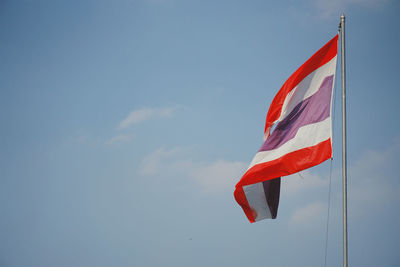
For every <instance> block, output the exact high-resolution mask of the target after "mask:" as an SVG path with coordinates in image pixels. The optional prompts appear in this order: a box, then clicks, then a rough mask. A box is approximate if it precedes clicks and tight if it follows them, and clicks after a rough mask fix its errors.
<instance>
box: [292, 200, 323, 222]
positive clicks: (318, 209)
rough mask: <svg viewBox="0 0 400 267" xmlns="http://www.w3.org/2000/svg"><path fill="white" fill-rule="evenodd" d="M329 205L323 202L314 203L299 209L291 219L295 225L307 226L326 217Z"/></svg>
mask: <svg viewBox="0 0 400 267" xmlns="http://www.w3.org/2000/svg"><path fill="white" fill-rule="evenodd" d="M326 210H327V205H326V204H325V203H323V202H314V203H311V204H308V205H307V206H305V207H301V208H299V209H297V210H296V211H295V212H294V213H293V214H292V217H291V219H290V222H291V223H292V224H295V225H306V224H309V223H311V222H313V221H316V220H321V219H322V218H324V216H326V214H325V213H326Z"/></svg>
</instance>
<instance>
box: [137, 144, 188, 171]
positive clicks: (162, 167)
mask: <svg viewBox="0 0 400 267" xmlns="http://www.w3.org/2000/svg"><path fill="white" fill-rule="evenodd" d="M182 153H183V150H182V149H181V148H179V147H175V148H173V149H169V150H168V149H165V148H163V147H162V148H159V149H157V150H156V151H154V152H153V153H150V154H149V155H147V156H146V157H145V158H144V159H143V161H142V164H141V169H140V172H141V174H144V175H154V174H157V173H161V172H165V171H168V170H170V169H171V164H173V162H174V161H176V158H175V157H176V156H179V155H181V154H182Z"/></svg>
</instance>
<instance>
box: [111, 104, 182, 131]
mask: <svg viewBox="0 0 400 267" xmlns="http://www.w3.org/2000/svg"><path fill="white" fill-rule="evenodd" d="M174 111H175V108H171V107H167V108H149V107H144V108H140V109H136V110H133V111H132V112H131V113H129V115H128V116H127V117H126V118H125V119H124V120H122V121H121V122H120V123H119V129H125V128H127V127H129V126H131V125H133V124H138V123H141V122H143V121H146V120H149V119H154V118H167V117H171V116H172V114H173V112H174Z"/></svg>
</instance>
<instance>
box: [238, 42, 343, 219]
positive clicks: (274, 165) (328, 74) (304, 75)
mask: <svg viewBox="0 0 400 267" xmlns="http://www.w3.org/2000/svg"><path fill="white" fill-rule="evenodd" d="M337 44H338V35H336V36H335V37H334V38H333V39H332V40H330V41H329V42H328V43H327V44H326V45H324V46H323V47H322V48H321V49H320V50H318V51H317V52H316V53H315V54H314V55H313V56H312V57H311V58H310V59H308V60H307V61H306V62H305V63H304V64H303V65H302V66H301V67H300V68H299V69H298V70H296V71H295V72H294V73H293V74H292V75H291V76H290V77H289V79H288V80H287V81H286V82H285V83H284V84H283V86H282V88H281V89H280V90H279V92H278V93H277V94H276V96H275V98H274V99H273V101H272V103H271V106H270V108H269V110H268V114H267V119H266V123H265V131H264V143H263V144H262V146H261V148H260V150H259V151H258V152H257V154H256V155H255V157H254V158H253V161H252V162H251V163H250V166H249V168H248V169H247V171H246V173H245V174H244V175H243V177H242V179H240V181H239V182H238V183H237V184H236V188H235V192H234V196H235V199H236V201H237V202H238V203H239V205H240V206H241V207H242V208H243V211H244V212H245V214H246V216H247V218H248V219H249V221H250V222H255V221H259V220H262V219H266V218H272V219H275V218H276V215H277V210H278V204H279V193H280V182H281V181H280V179H281V177H282V176H287V175H290V174H293V173H296V172H299V171H302V170H304V169H307V168H310V167H312V166H315V165H318V164H320V163H321V162H323V161H325V160H327V159H329V158H331V157H332V126H331V125H332V122H331V106H332V89H333V86H334V81H335V71H336V59H337Z"/></svg>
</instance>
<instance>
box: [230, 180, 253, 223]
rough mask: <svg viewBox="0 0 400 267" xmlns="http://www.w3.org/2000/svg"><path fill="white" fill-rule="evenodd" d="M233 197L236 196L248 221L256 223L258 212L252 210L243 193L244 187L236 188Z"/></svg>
mask: <svg viewBox="0 0 400 267" xmlns="http://www.w3.org/2000/svg"><path fill="white" fill-rule="evenodd" d="M233 195H234V196H235V199H236V202H237V203H239V205H240V206H241V207H242V209H243V211H244V213H245V214H246V216H247V219H249V221H250V222H251V223H253V222H255V221H256V220H255V218H257V212H256V211H255V210H253V209H252V208H250V205H249V203H248V202H247V199H246V195H245V194H244V192H243V187H241V186H240V187H236V189H235V192H233Z"/></svg>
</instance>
